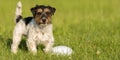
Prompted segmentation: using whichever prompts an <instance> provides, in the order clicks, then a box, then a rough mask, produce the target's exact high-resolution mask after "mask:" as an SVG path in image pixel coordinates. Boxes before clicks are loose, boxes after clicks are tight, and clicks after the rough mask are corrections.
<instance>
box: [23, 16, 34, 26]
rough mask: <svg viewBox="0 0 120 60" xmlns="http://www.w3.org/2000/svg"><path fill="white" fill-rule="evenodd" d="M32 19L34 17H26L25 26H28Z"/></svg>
mask: <svg viewBox="0 0 120 60" xmlns="http://www.w3.org/2000/svg"><path fill="white" fill-rule="evenodd" d="M32 19H33V17H26V18H24V19H23V20H24V22H25V24H26V25H28V24H29V23H30V21H31V20H32Z"/></svg>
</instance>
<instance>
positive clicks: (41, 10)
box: [31, 5, 56, 24]
mask: <svg viewBox="0 0 120 60" xmlns="http://www.w3.org/2000/svg"><path fill="white" fill-rule="evenodd" d="M55 11H56V9H55V8H54V7H51V6H44V5H36V6H35V7H33V8H31V12H32V14H33V16H34V19H35V21H36V23H37V24H49V23H51V22H52V21H51V17H52V15H54V13H55Z"/></svg>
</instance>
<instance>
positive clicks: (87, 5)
mask: <svg viewBox="0 0 120 60" xmlns="http://www.w3.org/2000/svg"><path fill="white" fill-rule="evenodd" d="M18 1H19V0H0V60H120V6H119V5H120V0H21V2H22V5H23V9H22V10H23V17H27V16H32V14H31V12H30V8H31V7H34V6H35V5H36V4H40V5H42V4H43V5H50V6H53V7H55V8H56V12H55V14H54V16H53V22H52V23H53V32H54V38H55V44H54V46H59V45H65V46H69V47H71V48H72V49H73V51H74V53H73V54H72V55H71V56H56V55H51V54H45V53H44V52H43V51H42V50H41V47H40V46H39V47H38V53H37V55H35V56H34V55H32V54H31V53H30V52H29V51H28V50H27V47H26V43H25V41H26V40H25V39H26V38H24V37H23V39H22V42H21V44H20V46H19V50H18V53H17V54H16V55H14V54H12V53H11V51H10V45H11V43H12V32H13V28H14V26H15V22H14V16H15V9H16V3H17V2H18Z"/></svg>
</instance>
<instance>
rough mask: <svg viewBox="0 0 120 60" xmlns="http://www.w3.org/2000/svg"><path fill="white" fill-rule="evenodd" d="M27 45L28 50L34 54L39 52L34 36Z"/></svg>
mask: <svg viewBox="0 0 120 60" xmlns="http://www.w3.org/2000/svg"><path fill="white" fill-rule="evenodd" d="M27 47H28V50H29V51H30V52H31V53H33V54H34V55H35V54H36V53H37V48H36V42H35V41H34V40H33V39H32V38H28V40H27Z"/></svg>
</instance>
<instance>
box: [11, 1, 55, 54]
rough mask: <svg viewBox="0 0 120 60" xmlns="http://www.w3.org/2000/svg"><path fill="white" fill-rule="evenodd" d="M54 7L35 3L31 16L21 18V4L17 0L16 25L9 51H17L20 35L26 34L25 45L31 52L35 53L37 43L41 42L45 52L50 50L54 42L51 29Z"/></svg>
mask: <svg viewBox="0 0 120 60" xmlns="http://www.w3.org/2000/svg"><path fill="white" fill-rule="evenodd" d="M55 11H56V9H55V8H54V7H51V6H44V5H36V6H35V7H33V8H31V12H32V14H33V17H27V18H22V15H21V14H22V4H21V2H20V1H19V2H18V3H17V7H16V12H15V13H16V16H15V21H16V26H15V28H14V31H13V42H12V45H11V51H12V52H13V53H15V54H16V53H17V50H18V46H19V44H20V42H21V39H22V36H23V35H25V36H27V41H26V44H27V47H28V50H29V51H30V52H32V53H33V54H36V53H37V45H38V44H43V45H44V46H45V48H44V49H43V51H44V52H45V53H47V52H50V51H51V49H52V46H53V44H54V37H53V31H52V20H51V18H52V15H54V13H55Z"/></svg>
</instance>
